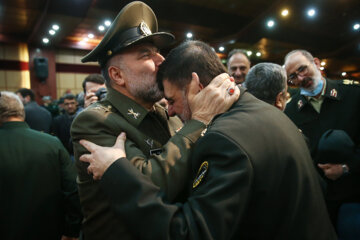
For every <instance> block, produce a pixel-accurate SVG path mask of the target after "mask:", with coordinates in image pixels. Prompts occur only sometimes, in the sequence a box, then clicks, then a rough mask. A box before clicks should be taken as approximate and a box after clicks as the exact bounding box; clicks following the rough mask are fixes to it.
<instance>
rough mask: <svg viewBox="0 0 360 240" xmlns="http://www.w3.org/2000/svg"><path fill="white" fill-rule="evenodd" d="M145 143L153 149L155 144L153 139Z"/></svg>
mask: <svg viewBox="0 0 360 240" xmlns="http://www.w3.org/2000/svg"><path fill="white" fill-rule="evenodd" d="M145 142H146V143H147V144H148V145H149V146H150V147H151V148H152V147H153V144H154V140H152V139H150V138H149V139H146V140H145Z"/></svg>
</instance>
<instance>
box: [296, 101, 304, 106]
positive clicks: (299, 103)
mask: <svg viewBox="0 0 360 240" xmlns="http://www.w3.org/2000/svg"><path fill="white" fill-rule="evenodd" d="M297 105H298V108H301V107H302V106H303V105H304V103H303V101H302V100H299V101H298V102H297Z"/></svg>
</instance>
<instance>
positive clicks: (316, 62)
mask: <svg viewBox="0 0 360 240" xmlns="http://www.w3.org/2000/svg"><path fill="white" fill-rule="evenodd" d="M314 63H315V65H316V67H317V69H318V70H320V67H321V64H320V63H321V61H320V59H318V58H317V57H314Z"/></svg>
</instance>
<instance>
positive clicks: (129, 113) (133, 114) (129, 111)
mask: <svg viewBox="0 0 360 240" xmlns="http://www.w3.org/2000/svg"><path fill="white" fill-rule="evenodd" d="M128 115H132V116H133V118H134V119H137V118H138V117H139V115H140V113H137V112H134V110H133V109H132V108H130V109H128Z"/></svg>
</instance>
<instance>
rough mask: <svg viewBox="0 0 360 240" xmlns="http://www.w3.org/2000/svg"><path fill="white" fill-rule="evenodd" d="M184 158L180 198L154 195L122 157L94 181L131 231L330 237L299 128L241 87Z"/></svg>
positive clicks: (255, 238) (302, 239) (160, 235)
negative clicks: (185, 177)
mask: <svg viewBox="0 0 360 240" xmlns="http://www.w3.org/2000/svg"><path fill="white" fill-rule="evenodd" d="M191 162H192V163H193V164H192V171H193V173H194V175H193V182H192V185H191V186H190V187H191V192H190V194H189V196H188V198H187V201H185V202H184V203H176V204H171V203H169V202H168V201H167V200H166V199H165V198H162V197H161V196H162V195H161V194H160V193H159V191H160V189H159V188H158V187H156V186H155V185H153V184H151V182H150V181H149V179H148V178H146V177H145V176H140V175H139V173H138V171H136V169H135V168H133V167H132V166H131V164H129V162H128V161H126V159H124V158H122V159H119V160H117V161H116V162H115V163H113V164H112V165H111V166H110V167H109V169H108V170H107V171H106V172H105V174H104V176H103V178H102V180H101V187H102V188H103V189H104V190H105V192H106V194H107V195H108V196H109V199H110V201H111V203H112V205H113V209H114V212H116V213H117V215H118V217H119V218H123V219H128V222H127V223H128V225H129V228H131V230H132V231H133V232H134V234H136V235H137V236H138V237H139V239H157V240H160V239H206V240H210V239H244V240H246V239H248V240H250V239H252V240H263V239H283V240H289V239H293V240H297V239H298V240H313V239H318V240H320V239H321V240H335V239H337V237H336V234H335V231H334V229H333V227H332V225H331V223H330V220H329V216H328V214H327V211H326V207H325V202H324V199H323V196H322V192H321V189H320V185H319V181H318V176H317V173H316V171H315V168H314V166H313V164H312V160H311V156H310V153H309V151H308V150H307V146H306V143H305V141H304V138H303V136H302V134H301V133H300V132H299V131H298V128H297V127H296V126H295V125H294V124H293V123H292V122H291V121H290V120H289V119H288V118H287V117H286V115H284V114H283V113H282V112H281V111H279V110H278V109H276V108H275V107H274V106H271V105H269V104H267V103H264V102H262V101H260V100H258V99H256V98H255V97H254V96H252V95H251V94H249V93H247V92H244V89H242V90H241V95H240V98H239V100H238V101H237V102H236V103H235V104H234V105H233V106H232V108H231V109H230V110H229V111H228V112H226V113H224V114H222V115H220V116H218V117H216V118H215V120H214V121H213V122H212V124H210V126H209V127H208V129H207V131H206V133H205V134H204V136H203V137H202V138H201V139H199V140H198V142H197V143H196V145H195V147H194V150H193V154H192V156H191ZM124 181H126V182H127V184H126V185H123V184H121V182H124ZM110 184H112V185H111V187H110ZM114 187H115V188H116V191H114V190H113V188H114ZM124 194H126V195H127V197H128V198H127V199H126V200H125V199H123V198H122V196H123V195H124Z"/></svg>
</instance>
